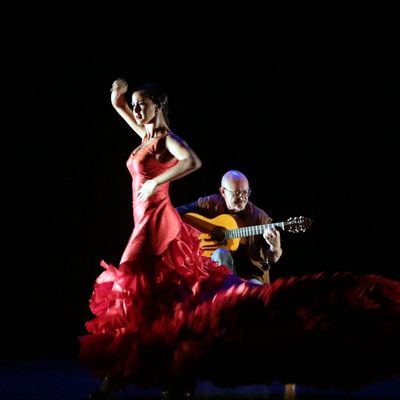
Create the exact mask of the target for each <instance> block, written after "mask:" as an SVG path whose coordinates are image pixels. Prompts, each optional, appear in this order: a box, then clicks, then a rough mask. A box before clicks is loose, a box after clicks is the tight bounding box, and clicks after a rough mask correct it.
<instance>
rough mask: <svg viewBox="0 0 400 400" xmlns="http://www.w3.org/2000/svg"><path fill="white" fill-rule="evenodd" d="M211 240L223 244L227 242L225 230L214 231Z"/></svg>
mask: <svg viewBox="0 0 400 400" xmlns="http://www.w3.org/2000/svg"><path fill="white" fill-rule="evenodd" d="M211 238H212V240H214V241H216V242H223V241H224V240H225V232H224V231H223V230H215V231H212V232H211Z"/></svg>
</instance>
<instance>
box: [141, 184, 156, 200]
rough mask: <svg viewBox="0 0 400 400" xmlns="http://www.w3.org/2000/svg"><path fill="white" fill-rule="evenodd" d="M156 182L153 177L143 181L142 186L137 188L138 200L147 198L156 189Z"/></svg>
mask: <svg viewBox="0 0 400 400" xmlns="http://www.w3.org/2000/svg"><path fill="white" fill-rule="evenodd" d="M157 186H158V184H157V182H156V181H155V180H154V179H150V180H148V181H146V182H145V183H143V185H142V187H141V188H140V189H139V190H138V198H139V200H142V201H145V200H147V199H148V198H149V197H150V196H151V195H152V194H154V192H155V191H156V189H157Z"/></svg>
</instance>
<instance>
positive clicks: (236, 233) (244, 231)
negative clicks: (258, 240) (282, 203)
mask: <svg viewBox="0 0 400 400" xmlns="http://www.w3.org/2000/svg"><path fill="white" fill-rule="evenodd" d="M287 224H288V223H287V222H275V223H272V224H264V225H255V226H246V227H243V228H236V229H226V230H225V231H224V232H225V239H239V238H242V237H247V236H256V235H262V234H263V233H264V231H265V229H267V228H281V229H282V230H285V226H286V225H287Z"/></svg>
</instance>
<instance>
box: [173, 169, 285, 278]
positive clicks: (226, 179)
mask: <svg viewBox="0 0 400 400" xmlns="http://www.w3.org/2000/svg"><path fill="white" fill-rule="evenodd" d="M219 192H220V193H219V194H212V195H210V196H206V197H200V198H199V199H198V200H197V201H195V202H193V203H190V204H186V205H183V206H180V207H177V208H176V209H177V211H178V212H179V214H181V216H183V215H184V214H186V213H189V212H190V213H197V214H200V215H202V216H204V217H207V218H215V217H217V216H219V215H222V214H230V215H232V216H233V217H237V218H239V219H240V221H241V224H243V226H255V225H265V224H270V223H271V222H272V218H271V217H269V216H268V215H267V213H266V212H265V211H263V210H261V209H260V208H258V207H256V206H255V205H254V204H253V203H252V202H250V201H249V196H250V193H251V192H250V188H249V181H248V179H247V177H246V176H245V175H244V174H242V173H241V172H239V171H236V170H231V171H228V172H227V173H225V175H224V176H223V177H222V180H221V187H220V188H219ZM281 255H282V248H281V238H280V233H279V231H278V230H277V229H275V228H270V227H267V228H266V229H265V230H264V231H263V232H262V235H257V234H256V235H254V236H247V235H246V237H242V238H241V239H240V244H239V247H238V248H237V250H235V251H230V250H227V249H225V248H223V247H220V248H217V249H216V250H215V251H214V252H213V253H212V256H211V258H212V259H213V260H214V261H217V262H219V263H220V264H223V265H226V266H227V267H229V268H230V269H231V270H232V271H233V272H234V273H235V274H236V275H237V276H239V277H241V278H244V279H247V280H249V281H251V282H254V283H258V284H263V283H269V281H270V278H269V267H270V262H271V263H276V262H277V261H278V260H279V258H280V257H281Z"/></svg>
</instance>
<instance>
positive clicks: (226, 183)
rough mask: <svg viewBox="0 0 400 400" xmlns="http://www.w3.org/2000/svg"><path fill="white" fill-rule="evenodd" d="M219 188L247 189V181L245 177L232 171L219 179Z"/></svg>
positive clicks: (238, 172)
mask: <svg viewBox="0 0 400 400" xmlns="http://www.w3.org/2000/svg"><path fill="white" fill-rule="evenodd" d="M221 186H222V187H226V188H228V189H229V188H236V187H242V186H246V187H247V188H248V187H249V181H248V179H247V177H246V175H244V174H242V173H241V172H240V171H236V170H234V169H232V170H230V171H228V172H227V173H226V174H224V176H223V177H222V179H221Z"/></svg>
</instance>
